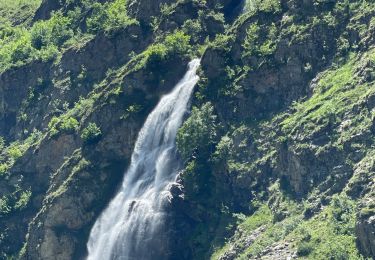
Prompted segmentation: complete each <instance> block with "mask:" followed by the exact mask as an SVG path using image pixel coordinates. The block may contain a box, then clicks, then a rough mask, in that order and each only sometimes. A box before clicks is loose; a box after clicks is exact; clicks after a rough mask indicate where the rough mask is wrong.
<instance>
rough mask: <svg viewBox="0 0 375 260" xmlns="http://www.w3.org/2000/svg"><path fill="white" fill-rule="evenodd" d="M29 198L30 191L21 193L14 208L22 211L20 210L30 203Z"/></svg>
mask: <svg viewBox="0 0 375 260" xmlns="http://www.w3.org/2000/svg"><path fill="white" fill-rule="evenodd" d="M30 198H31V191H30V190H26V191H22V193H21V195H20V197H19V199H18V201H17V202H16V204H15V205H14V208H15V209H19V210H22V209H24V208H26V206H27V204H28V203H29V201H30Z"/></svg>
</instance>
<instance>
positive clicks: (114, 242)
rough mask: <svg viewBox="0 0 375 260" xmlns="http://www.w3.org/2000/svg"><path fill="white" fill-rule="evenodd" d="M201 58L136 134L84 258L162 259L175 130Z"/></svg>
mask: <svg viewBox="0 0 375 260" xmlns="http://www.w3.org/2000/svg"><path fill="white" fill-rule="evenodd" d="M199 64H200V61H199V60H198V59H196V60H193V61H192V62H190V63H189V70H188V72H187V73H186V74H185V76H184V77H183V79H182V80H181V81H180V82H179V83H178V84H177V85H176V86H175V88H174V89H173V91H172V92H171V93H170V94H168V95H166V96H164V97H163V98H162V99H161V100H160V102H159V104H158V105H157V106H156V108H155V109H154V111H153V112H152V113H151V114H150V115H149V116H148V118H147V120H146V122H145V124H144V125H143V127H142V129H141V131H140V132H139V135H138V139H137V141H136V144H135V148H134V152H133V155H132V158H131V164H130V166H129V169H128V170H127V172H126V174H125V177H124V180H123V183H122V187H121V189H120V191H119V193H118V194H117V195H116V196H115V198H114V199H113V200H112V201H111V203H110V204H109V206H108V207H107V209H106V210H105V211H104V212H103V213H102V214H101V216H100V217H99V219H98V220H97V221H96V223H95V225H94V227H93V228H92V230H91V233H90V238H89V242H88V244H87V248H88V258H87V259H88V260H107V259H122V260H130V259H137V260H146V259H147V260H148V259H163V256H162V255H160V254H162V246H163V241H160V237H161V233H162V232H163V225H164V220H165V215H166V212H165V205H166V203H167V202H168V199H170V196H171V194H170V193H169V191H168V187H169V186H170V184H172V183H173V182H174V181H175V179H176V176H177V173H178V171H179V169H180V164H179V162H178V158H177V154H176V145H175V141H176V134H177V130H178V128H179V127H180V126H181V124H182V120H183V116H184V114H185V113H186V110H187V107H188V104H189V99H190V96H191V94H192V92H193V88H194V86H195V85H196V83H197V81H198V79H199V77H198V76H197V74H196V72H197V69H198V67H199Z"/></svg>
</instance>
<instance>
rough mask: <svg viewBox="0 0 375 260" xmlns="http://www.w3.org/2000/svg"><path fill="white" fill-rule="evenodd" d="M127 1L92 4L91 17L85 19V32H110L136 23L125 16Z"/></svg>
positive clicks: (117, 0) (118, 0)
mask: <svg viewBox="0 0 375 260" xmlns="http://www.w3.org/2000/svg"><path fill="white" fill-rule="evenodd" d="M126 1H127V0H115V1H114V2H112V3H105V4H100V3H94V4H93V5H92V15H91V17H89V18H87V20H86V24H87V30H88V31H89V32H92V33H96V32H98V31H101V30H104V31H107V32H108V31H111V30H116V29H120V28H125V27H127V26H128V25H131V24H134V23H136V20H134V19H132V18H130V17H129V16H128V15H127V10H126Z"/></svg>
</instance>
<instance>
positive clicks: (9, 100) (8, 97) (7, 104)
mask: <svg viewBox="0 0 375 260" xmlns="http://www.w3.org/2000/svg"><path fill="white" fill-rule="evenodd" d="M150 41H151V36H150V35H145V34H143V32H142V30H141V29H140V28H139V27H138V26H130V27H128V28H126V29H124V30H121V31H118V32H116V33H115V34H113V35H111V36H107V35H105V34H99V35H97V36H96V37H94V38H93V39H92V40H89V41H88V42H86V43H85V44H84V45H83V46H82V47H81V48H78V49H76V48H71V49H69V50H67V51H66V52H65V53H64V54H63V56H62V58H61V62H60V63H59V64H58V65H53V64H51V63H41V62H35V63H33V64H30V65H26V66H24V67H22V68H20V69H14V70H10V71H6V72H4V73H2V74H0V95H1V97H2V101H1V102H2V104H1V107H2V109H1V111H0V117H1V118H2V120H1V122H0V134H1V135H2V136H4V137H6V138H11V137H15V136H17V137H21V136H20V133H22V131H21V129H25V128H26V129H28V130H29V131H32V130H33V129H34V128H36V129H40V130H41V129H43V128H44V127H46V126H47V124H48V121H49V120H50V118H51V117H52V116H56V115H59V114H61V110H62V106H63V103H62V100H64V102H67V103H68V104H69V106H72V105H73V104H74V102H76V101H77V100H78V99H79V97H80V96H85V95H87V94H88V93H89V92H90V91H91V90H92V88H93V85H95V84H96V83H99V82H100V80H102V79H103V77H105V75H106V73H107V72H108V70H110V69H116V68H118V67H119V66H120V65H123V64H124V63H126V62H128V61H129V60H130V56H129V54H130V53H131V52H135V53H138V52H141V51H142V50H144V49H145V48H146V47H147V46H148V45H149V44H150ZM80 74H81V75H84V78H80V76H79V75H80ZM52 80H53V82H52ZM31 89H35V90H34V91H35V92H39V93H36V94H35V95H34V98H33V100H28V102H27V103H26V106H25V105H23V104H22V102H23V101H24V100H25V99H27V98H28V96H29V95H30V91H31ZM15 93H16V94H15ZM39 97H43V98H39ZM56 102H60V103H59V104H57V103H56ZM56 105H57V108H56ZM21 106H24V110H25V111H24V112H25V113H27V114H30V115H32V116H30V118H29V121H28V122H24V121H23V122H20V120H17V111H19V109H20V107H21ZM45 111H49V113H50V114H49V115H47V116H46V115H45V114H44V112H45Z"/></svg>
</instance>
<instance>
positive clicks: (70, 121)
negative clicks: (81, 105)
mask: <svg viewBox="0 0 375 260" xmlns="http://www.w3.org/2000/svg"><path fill="white" fill-rule="evenodd" d="M78 127H79V122H78V121H77V119H75V118H74V117H60V118H58V117H53V118H52V119H51V121H50V122H49V124H48V129H49V131H50V135H51V136H52V137H53V136H57V135H58V134H59V133H61V132H63V133H67V134H71V133H74V132H75V131H76V130H77V129H78Z"/></svg>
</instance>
